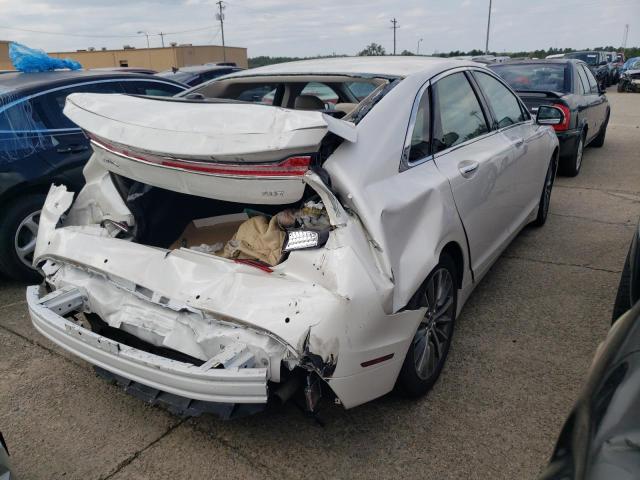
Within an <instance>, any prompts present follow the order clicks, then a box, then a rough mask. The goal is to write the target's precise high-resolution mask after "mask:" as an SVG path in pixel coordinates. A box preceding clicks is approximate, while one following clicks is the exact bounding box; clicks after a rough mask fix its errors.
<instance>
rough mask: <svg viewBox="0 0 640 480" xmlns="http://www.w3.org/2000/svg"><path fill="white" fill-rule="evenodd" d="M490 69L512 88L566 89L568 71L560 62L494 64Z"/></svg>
mask: <svg viewBox="0 0 640 480" xmlns="http://www.w3.org/2000/svg"><path fill="white" fill-rule="evenodd" d="M491 69H492V70H493V71H494V72H495V73H497V74H498V75H500V77H502V79H504V81H505V82H507V83H508V84H509V85H511V88H513V89H514V90H520V91H526V90H544V91H553V92H566V91H568V87H569V82H568V81H567V80H568V71H567V68H566V66H565V65H564V64H561V63H555V64H554V63H525V64H512V65H496V66H495V67H491Z"/></svg>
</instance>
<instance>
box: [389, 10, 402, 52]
mask: <svg viewBox="0 0 640 480" xmlns="http://www.w3.org/2000/svg"><path fill="white" fill-rule="evenodd" d="M391 23H392V24H393V26H392V27H391V28H393V54H394V55H395V54H396V30H397V29H399V28H400V25H398V21H397V20H396V19H395V17H393V20H391Z"/></svg>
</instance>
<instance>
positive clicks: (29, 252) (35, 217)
mask: <svg viewBox="0 0 640 480" xmlns="http://www.w3.org/2000/svg"><path fill="white" fill-rule="evenodd" d="M39 221H40V210H38V211H36V212H33V213H31V214H29V215H27V216H26V217H25V218H24V219H23V220H22V221H21V222H20V224H19V225H18V228H17V230H16V235H15V240H14V247H15V250H16V255H17V256H18V258H19V259H20V261H21V262H22V263H24V264H25V265H26V266H28V267H29V268H31V267H32V265H31V264H32V262H33V252H34V250H35V249H36V237H37V236H38V223H39Z"/></svg>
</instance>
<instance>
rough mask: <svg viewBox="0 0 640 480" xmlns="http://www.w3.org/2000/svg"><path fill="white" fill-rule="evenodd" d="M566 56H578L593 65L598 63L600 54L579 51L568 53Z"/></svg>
mask: <svg viewBox="0 0 640 480" xmlns="http://www.w3.org/2000/svg"><path fill="white" fill-rule="evenodd" d="M565 57H566V58H577V59H578V60H582V61H583V62H586V63H588V64H589V65H591V66H596V65H598V54H597V53H590V52H577V53H567V54H566V55H565Z"/></svg>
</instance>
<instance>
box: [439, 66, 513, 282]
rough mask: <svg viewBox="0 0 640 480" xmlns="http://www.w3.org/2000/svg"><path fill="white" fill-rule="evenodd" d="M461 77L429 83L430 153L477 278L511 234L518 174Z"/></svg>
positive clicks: (506, 145) (505, 144)
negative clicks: (460, 226)
mask: <svg viewBox="0 0 640 480" xmlns="http://www.w3.org/2000/svg"><path fill="white" fill-rule="evenodd" d="M467 75H469V74H468V73H465V71H457V72H454V73H449V74H445V75H444V76H441V77H439V78H436V79H435V80H434V81H433V87H432V88H433V150H434V154H435V155H434V160H435V163H436V165H437V167H438V169H439V170H440V171H441V172H442V173H443V174H444V175H445V176H446V177H447V178H448V179H449V183H450V185H451V190H452V192H453V197H454V200H455V203H456V208H457V210H458V213H459V215H460V218H461V219H462V223H463V225H464V228H465V232H466V234H467V238H468V241H469V251H470V254H471V268H472V270H473V271H474V273H475V274H476V275H479V276H481V275H482V274H484V273H485V272H486V270H487V269H488V267H489V266H490V265H491V263H492V262H493V260H494V259H495V258H496V257H497V256H498V255H499V254H500V251H501V250H502V248H503V247H504V246H505V245H506V244H507V241H508V240H509V238H510V236H511V233H512V231H513V229H514V223H515V217H516V213H517V211H518V207H517V206H515V205H514V204H513V201H512V199H513V189H514V186H515V185H516V180H517V177H518V173H519V172H518V171H517V168H516V167H515V166H512V164H513V159H514V153H513V152H514V147H513V144H512V143H511V142H510V141H509V139H508V138H507V137H506V136H505V135H503V134H501V133H500V132H498V131H497V130H495V129H493V130H492V119H491V117H490V115H489V112H488V111H487V109H486V107H484V106H483V104H482V101H483V100H482V97H481V96H479V94H478V92H477V91H476V89H475V88H474V86H473V85H472V83H471V81H470V78H469V77H468V76H467Z"/></svg>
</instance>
